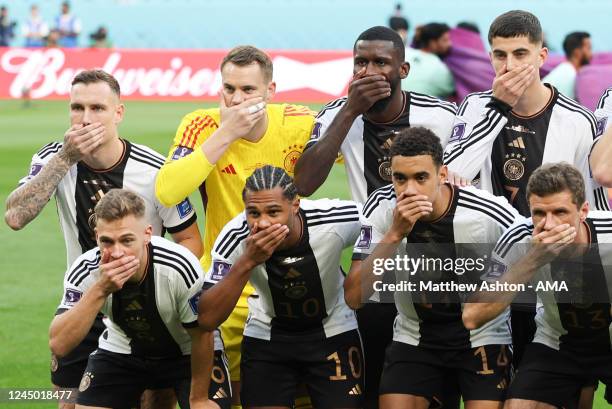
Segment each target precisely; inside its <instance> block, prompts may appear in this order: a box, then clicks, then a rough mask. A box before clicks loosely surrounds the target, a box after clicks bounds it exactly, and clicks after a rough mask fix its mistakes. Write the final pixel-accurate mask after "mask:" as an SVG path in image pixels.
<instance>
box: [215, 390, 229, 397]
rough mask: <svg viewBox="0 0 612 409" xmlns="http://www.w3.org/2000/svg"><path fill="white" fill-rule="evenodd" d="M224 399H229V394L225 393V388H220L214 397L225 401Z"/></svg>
mask: <svg viewBox="0 0 612 409" xmlns="http://www.w3.org/2000/svg"><path fill="white" fill-rule="evenodd" d="M223 398H227V393H225V390H224V389H223V388H219V390H218V391H217V393H215V396H213V399H223Z"/></svg>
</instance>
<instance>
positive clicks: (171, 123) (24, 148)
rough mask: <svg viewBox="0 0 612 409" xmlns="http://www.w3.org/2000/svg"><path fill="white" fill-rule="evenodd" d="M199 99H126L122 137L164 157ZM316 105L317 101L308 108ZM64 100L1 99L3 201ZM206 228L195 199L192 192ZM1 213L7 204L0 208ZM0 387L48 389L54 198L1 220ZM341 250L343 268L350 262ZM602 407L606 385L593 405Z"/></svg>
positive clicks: (57, 130)
mask: <svg viewBox="0 0 612 409" xmlns="http://www.w3.org/2000/svg"><path fill="white" fill-rule="evenodd" d="M200 107H202V104H197V103H187V102H172V103H162V102H155V103H152V102H136V101H134V102H132V101H128V102H126V115H125V119H124V121H123V123H122V124H121V126H120V134H121V136H122V137H125V138H126V139H129V140H131V141H133V142H136V143H141V144H145V145H148V146H150V147H152V148H153V149H155V150H157V151H158V152H160V153H161V154H163V155H164V156H165V155H166V154H167V150H168V147H169V146H170V143H171V141H172V138H173V137H174V132H175V130H176V127H177V126H178V124H179V121H180V119H181V117H182V116H183V115H184V114H186V113H188V112H190V111H192V110H194V109H196V108H200ZM312 108H313V109H318V108H320V106H312ZM68 126H69V125H68V104H67V102H66V101H45V102H41V101H35V102H33V103H32V106H31V107H29V108H27V109H24V108H23V107H22V104H21V102H20V101H0V153H1V156H0V159H1V160H0V174H1V175H2V177H1V178H0V201H1V202H2V203H4V202H5V200H6V197H7V195H8V194H9V193H10V192H11V191H12V190H13V189H14V187H15V186H16V184H17V181H18V180H19V179H20V178H21V177H23V176H24V175H26V174H27V172H28V170H29V164H30V159H31V157H32V155H33V154H34V153H35V152H36V151H37V150H38V149H39V148H40V147H41V146H43V145H44V144H46V143H48V142H50V141H60V140H62V139H63V135H64V132H65V131H66V129H67V128H68ZM315 197H340V198H348V197H349V192H348V187H347V181H346V175H345V172H344V169H343V168H342V167H340V166H334V169H333V171H332V174H331V176H330V177H329V178H328V180H327V182H326V183H325V184H324V185H323V186H322V187H321V188H320V189H319V190H318V192H317V193H316V194H315ZM192 199H193V202H194V204H196V206H197V209H198V212H199V223H200V228H201V231H204V230H203V228H202V227H203V225H202V224H203V222H204V217H203V213H202V208H201V203H200V198H199V197H198V196H193V197H192ZM2 209H3V212H4V207H2ZM0 243H2V252H1V256H0V323H1V325H0V389H2V388H11V387H12V388H46V387H49V386H50V381H49V348H48V327H49V323H50V322H51V319H52V318H53V313H54V311H55V308H56V307H57V305H58V303H59V300H60V297H61V294H62V281H63V274H64V270H65V267H66V255H65V247H64V241H63V237H62V233H61V230H60V227H59V222H58V219H57V214H56V209H55V203H53V201H52V203H49V204H48V205H47V206H46V207H45V209H44V210H43V212H42V213H41V214H40V215H39V217H38V218H36V219H35V220H34V221H33V222H32V223H30V224H29V225H28V226H27V227H26V228H25V229H24V230H22V231H19V232H13V231H11V230H10V229H9V228H8V227H7V226H6V224H4V223H0ZM348 256H349V254H348V253H347V254H345V257H344V258H343V265H344V266H345V269H346V267H347V266H348V263H349V257H348ZM19 407H27V408H29V409H30V408H31V409H39V408H54V407H56V405H54V404H50V403H47V404H45V403H41V404H32V403H28V404H22V405H19V404H1V403H0V408H19ZM594 407H595V408H597V409H600V408H601V409H603V408H605V407H607V405H606V403H605V401H604V399H603V385H602V387H600V388H599V390H598V392H597V396H596V402H595V405H594Z"/></svg>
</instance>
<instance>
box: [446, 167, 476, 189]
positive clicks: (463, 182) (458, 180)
mask: <svg viewBox="0 0 612 409" xmlns="http://www.w3.org/2000/svg"><path fill="white" fill-rule="evenodd" d="M446 181H447V182H448V183H450V184H451V185H455V186H461V187H465V186H470V185H471V184H472V181H471V180H469V179H468V178H464V177H463V176H461V175H459V174H458V173H455V172H451V171H450V170H449V171H448V175H447V177H446Z"/></svg>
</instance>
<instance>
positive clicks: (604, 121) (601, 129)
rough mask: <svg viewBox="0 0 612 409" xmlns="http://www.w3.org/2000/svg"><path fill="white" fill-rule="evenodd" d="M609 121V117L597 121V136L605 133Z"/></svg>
mask: <svg viewBox="0 0 612 409" xmlns="http://www.w3.org/2000/svg"><path fill="white" fill-rule="evenodd" d="M607 123H608V118H607V117H603V118H600V119H599V120H598V121H597V135H595V136H600V135H603V133H604V131H605V130H606V124H607Z"/></svg>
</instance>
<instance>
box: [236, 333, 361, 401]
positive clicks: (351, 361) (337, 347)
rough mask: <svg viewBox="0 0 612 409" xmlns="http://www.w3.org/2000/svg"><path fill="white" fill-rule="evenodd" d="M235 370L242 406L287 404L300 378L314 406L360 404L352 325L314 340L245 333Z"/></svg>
mask: <svg viewBox="0 0 612 409" xmlns="http://www.w3.org/2000/svg"><path fill="white" fill-rule="evenodd" d="M296 338H297V337H296ZM240 373H241V384H240V386H241V389H240V400H241V403H242V406H246V407H248V406H287V407H292V406H293V402H294V400H295V396H296V389H297V387H298V385H300V384H302V383H303V384H305V385H306V387H307V389H308V393H309V395H310V399H311V401H312V404H313V407H315V408H317V409H326V408H361V407H362V406H363V399H362V398H363V377H364V369H363V354H362V351H361V340H360V338H359V332H358V331H357V330H352V331H348V332H344V333H342V334H339V335H336V336H333V337H330V338H327V339H325V340H319V341H300V340H299V339H297V340H296V342H282V341H266V340H262V339H257V338H252V337H246V336H245V337H244V338H243V340H242V359H241V361H240Z"/></svg>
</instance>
